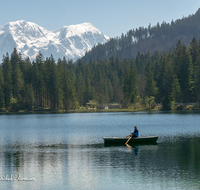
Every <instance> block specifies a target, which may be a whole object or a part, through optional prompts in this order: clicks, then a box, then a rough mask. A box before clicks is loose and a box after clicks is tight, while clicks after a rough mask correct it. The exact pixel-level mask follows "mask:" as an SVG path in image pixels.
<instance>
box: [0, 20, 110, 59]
mask: <svg viewBox="0 0 200 190" xmlns="http://www.w3.org/2000/svg"><path fill="white" fill-rule="evenodd" d="M108 39H109V37H107V36H106V35H104V34H103V33H102V32H101V31H100V30H99V29H97V28H96V27H94V26H93V25H92V24H91V23H87V22H86V23H82V24H77V25H70V26H63V27H61V28H60V29H56V30H52V31H48V30H47V29H45V28H44V27H41V26H39V25H37V24H35V23H33V22H27V21H25V20H18V21H15V22H9V23H7V24H5V25H3V26H0V57H3V55H5V54H6V53H7V52H8V53H12V51H13V48H14V47H16V48H17V50H18V51H19V52H20V53H21V54H22V57H24V58H25V57H29V58H30V59H31V60H34V59H35V57H36V55H37V54H38V52H39V51H40V53H42V54H43V56H44V57H49V56H50V55H51V54H52V55H53V57H54V59H58V58H62V57H64V56H65V57H66V59H72V60H76V59H78V58H80V57H82V56H83V55H84V54H85V52H86V51H89V50H90V49H91V48H92V47H93V46H95V45H97V44H98V43H101V44H103V43H105V42H106V41H107V40H108Z"/></svg>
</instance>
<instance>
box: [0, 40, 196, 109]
mask: <svg viewBox="0 0 200 190" xmlns="http://www.w3.org/2000/svg"><path fill="white" fill-rule="evenodd" d="M89 101H92V102H96V103H97V104H98V103H99V104H102V103H121V104H122V106H123V107H129V106H130V105H134V104H136V103H137V104H140V105H141V106H143V107H144V108H145V107H146V108H147V107H151V106H152V105H153V103H154V102H157V103H161V102H162V103H163V104H164V105H166V106H167V105H168V103H169V102H174V103H175V102H199V101H200V43H199V42H198V41H197V40H196V38H193V39H192V41H191V43H190V46H186V45H184V44H183V43H182V42H181V41H180V40H179V41H177V44H176V48H175V50H174V52H171V53H167V52H162V54H160V53H159V52H158V51H156V52H155V53H154V54H152V55H151V54H150V52H147V53H145V54H143V53H140V52H139V53H138V54H137V55H136V58H132V59H128V58H125V59H123V61H121V60H120V59H119V57H118V56H115V57H114V56H112V57H111V58H109V59H108V60H104V61H102V60H98V61H90V62H88V64H85V62H83V61H82V60H79V61H78V62H77V64H73V63H72V61H66V60H65V58H63V59H62V60H61V59H58V61H57V63H56V62H55V60H54V58H53V56H51V57H49V58H46V60H44V59H43V56H42V54H40V53H39V54H38V56H37V58H36V60H35V61H33V62H30V60H29V59H25V60H23V59H22V57H21V55H20V53H18V52H17V51H16V49H15V48H14V50H13V53H12V54H11V56H9V55H8V54H7V55H6V56H4V57H3V60H2V64H1V66H0V109H1V110H2V111H18V110H33V109H38V108H50V109H52V110H58V109H64V110H67V109H70V108H79V107H80V106H84V105H86V103H88V102H89ZM164 109H168V108H167V107H166V108H164Z"/></svg>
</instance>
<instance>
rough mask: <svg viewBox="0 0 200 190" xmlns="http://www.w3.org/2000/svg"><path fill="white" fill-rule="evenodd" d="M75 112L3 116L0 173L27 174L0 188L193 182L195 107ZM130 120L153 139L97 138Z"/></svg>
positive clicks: (197, 151)
mask: <svg viewBox="0 0 200 190" xmlns="http://www.w3.org/2000/svg"><path fill="white" fill-rule="evenodd" d="M69 116H70V117H69ZM75 116H76V115H67V116H66V117H65V115H60V114H59V116H57V115H55V116H54V117H53V119H52V121H51V117H50V116H48V115H47V118H46V120H45V118H44V117H41V115H39V116H37V117H36V118H35V117H33V116H32V115H29V116H28V119H27V118H26V117H25V116H24V117H25V118H24V120H23V119H22V118H21V117H22V116H20V118H17V119H16V120H15V119H14V121H15V125H14V124H13V123H12V122H11V121H10V120H11V119H10V118H9V119H10V120H9V121H8V120H6V119H5V118H4V120H5V122H4V125H2V126H1V128H0V164H1V168H0V177H2V176H5V175H17V174H18V175H19V174H20V175H21V176H22V177H27V178H35V181H34V182H33V181H30V182H20V183H19V182H17V181H12V182H11V183H9V182H6V181H0V184H1V188H2V189H22V190H23V189H64V188H66V189H70V190H71V189H95V190H96V189H97V190H98V189H120V190H121V189H133V187H137V189H200V180H199V179H200V146H199V145H200V131H199V130H200V128H199V125H200V124H199V123H200V119H199V118H200V117H199V115H198V114H195V115H193V114H192V115H187V114H184V115H183V114H182V115H181V114H178V116H177V115H170V113H167V114H163V115H162V114H161V113H159V114H146V115H145V114H144V113H142V114H141V113H140V114H132V113H123V114H121V115H120V114H119V113H117V114H113V115H112V114H108V115H106V114H102V115H101V114H100V118H99V120H98V114H94V115H93V114H89V115H87V114H83V115H80V114H78V118H77V117H75ZM80 116H81V117H80ZM158 116H159V117H158ZM161 116H162V117H161ZM102 117H103V118H104V119H105V120H104V122H103V124H102V123H101V120H102ZM160 117H161V118H160ZM13 118H15V117H14V116H12V119H13ZM110 118H111V119H110ZM0 119H1V117H0ZM29 119H30V120H31V121H29ZM188 120H189V121H188ZM1 121H2V120H1ZM28 121H29V122H28ZM80 121H82V123H81V122H80ZM97 121H98V122H97ZM115 121H116V122H115ZM119 121H120V122H121V123H119ZM163 121H166V122H163ZM18 122H19V123H18ZM59 122H60V123H59ZM137 122H141V123H140V126H141V127H140V132H141V134H143V135H144V136H148V135H151V134H150V133H155V134H160V135H159V139H158V141H157V143H155V144H142V145H141V144H140V145H138V144H133V145H129V144H128V146H126V145H125V144H124V145H123V146H119V145H117V146H113V145H109V146H107V145H104V144H103V140H102V136H105V134H106V135H107V136H111V135H112V136H123V135H124V136H125V135H126V132H127V129H126V128H127V126H128V127H132V123H137ZM7 123H9V124H10V125H7ZM32 123H34V124H32ZM74 123H75V124H74ZM80 123H81V124H80ZM96 123H97V124H96ZM113 123H114V124H113ZM123 123H124V125H123ZM130 123H131V124H130ZM11 124H12V126H11ZM169 124H170V127H168V126H169ZM77 131H81V132H80V133H77ZM113 131H114V132H113ZM124 131H125V132H124Z"/></svg>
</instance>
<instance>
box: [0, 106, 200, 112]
mask: <svg viewBox="0 0 200 190" xmlns="http://www.w3.org/2000/svg"><path fill="white" fill-rule="evenodd" d="M181 110H182V111H194V110H200V106H197V105H193V104H181V105H176V106H172V109H171V110H167V111H181ZM143 111H166V110H162V106H161V105H160V106H156V107H154V108H153V109H144V108H115V109H96V108H80V109H69V110H51V109H35V110H31V111H28V110H20V111H18V112H8V111H5V112H0V114H48V113H100V112H143Z"/></svg>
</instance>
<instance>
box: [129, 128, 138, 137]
mask: <svg viewBox="0 0 200 190" xmlns="http://www.w3.org/2000/svg"><path fill="white" fill-rule="evenodd" d="M126 137H132V138H135V137H139V131H138V129H137V127H136V126H135V127H134V132H133V133H131V135H128V136H126Z"/></svg>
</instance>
